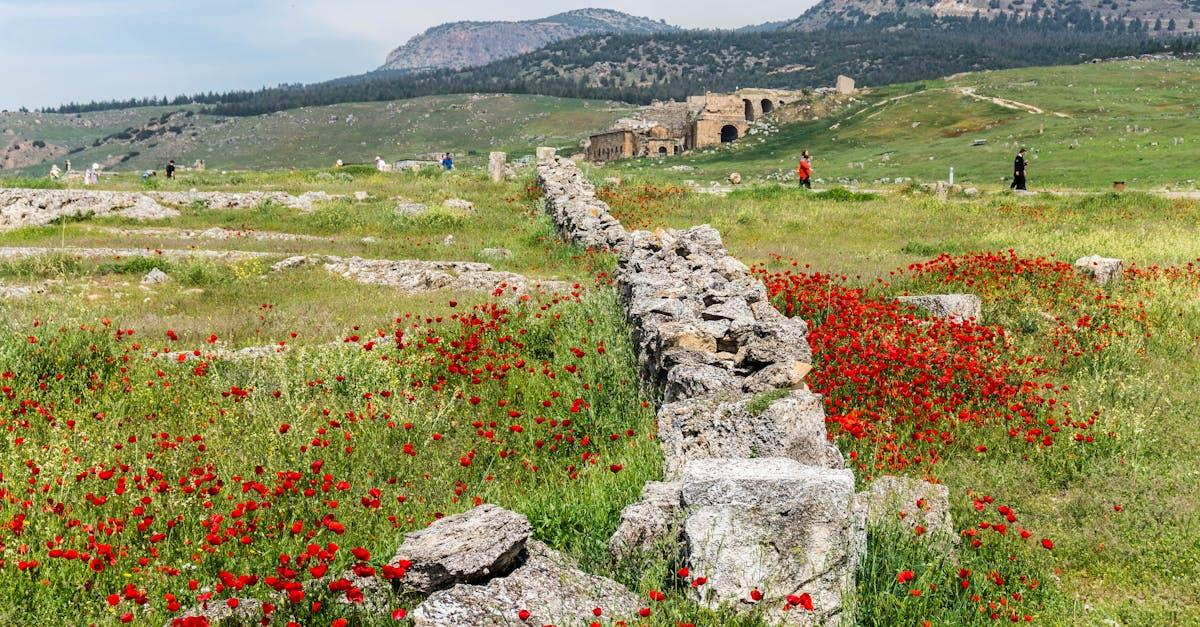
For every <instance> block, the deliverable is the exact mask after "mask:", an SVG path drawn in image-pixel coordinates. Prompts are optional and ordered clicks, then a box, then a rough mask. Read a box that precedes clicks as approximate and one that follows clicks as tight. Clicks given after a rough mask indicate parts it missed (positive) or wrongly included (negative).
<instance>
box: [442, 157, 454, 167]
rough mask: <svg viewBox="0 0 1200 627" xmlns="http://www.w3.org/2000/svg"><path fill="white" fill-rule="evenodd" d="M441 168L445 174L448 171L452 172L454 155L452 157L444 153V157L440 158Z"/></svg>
mask: <svg viewBox="0 0 1200 627" xmlns="http://www.w3.org/2000/svg"><path fill="white" fill-rule="evenodd" d="M442 167H443V168H445V170H446V171H447V172H449V171H450V170H453V169H454V155H452V154H450V153H446V155H445V156H443V157H442Z"/></svg>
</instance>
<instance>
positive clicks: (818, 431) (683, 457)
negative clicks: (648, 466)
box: [658, 389, 844, 477]
mask: <svg viewBox="0 0 1200 627" xmlns="http://www.w3.org/2000/svg"><path fill="white" fill-rule="evenodd" d="M767 400H769V399H767ZM763 402H764V400H763V399H758V400H756V397H755V396H753V395H743V396H738V397H733V398H724V399H723V398H721V396H720V395H718V396H716V397H713V398H697V399H688V400H683V401H679V402H676V403H669V404H667V405H664V406H663V407H662V409H660V410H659V412H658V437H659V441H660V442H661V444H662V448H663V455H664V458H665V460H664V465H665V469H666V470H665V472H666V476H667V477H677V476H679V473H680V472H682V471H683V468H684V465H685V464H686V463H687V462H689V461H691V460H695V459H706V458H722V457H728V458H737V457H745V458H752V457H785V458H789V459H791V460H793V461H796V462H799V463H801V464H805V465H809V466H819V467H823V468H841V467H842V466H843V465H844V461H843V459H842V454H841V452H840V451H838V449H837V447H836V446H834V445H833V444H832V443H830V442H829V439H828V437H827V432H826V429H825V407H824V404H823V402H822V399H821V397H820V396H819V395H817V394H813V393H812V392H810V391H809V390H807V389H800V390H793V391H791V392H790V393H788V394H787V396H784V397H782V398H778V399H776V400H774V401H772V402H771V403H770V404H769V405H767V406H766V407H765V408H764V407H760V405H761V404H762V403H763Z"/></svg>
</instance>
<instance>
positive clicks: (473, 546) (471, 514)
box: [391, 504, 531, 593]
mask: <svg viewBox="0 0 1200 627" xmlns="http://www.w3.org/2000/svg"><path fill="white" fill-rule="evenodd" d="M530 530H531V528H530V526H529V520H528V519H527V518H525V517H524V516H522V515H521V514H518V513H516V512H511V511H508V510H506V509H504V508H502V507H499V506H496V505H490V504H488V505H481V506H479V507H476V508H474V509H471V510H469V511H467V512H464V513H462V514H457V515H455V516H448V517H446V518H443V519H441V520H438V521H435V522H434V523H433V524H431V525H429V526H428V527H426V528H425V529H422V530H420V531H414V532H412V533H410V534H408V535H406V536H405V537H404V543H403V544H401V545H400V548H399V550H397V551H396V556H395V557H394V558H393V559H392V561H391V563H392V564H397V563H399V562H400V560H408V561H411V562H412V566H410V567H409V569H408V575H407V576H405V577H404V579H403V580H402V581H401V584H402V585H403V586H405V587H408V588H412V589H414V590H418V591H420V592H426V593H429V592H434V591H437V590H442V589H445V588H449V587H450V586H453V585H455V584H459V583H480V582H485V581H487V580H489V579H492V578H494V577H500V576H503V575H506V574H508V573H509V572H511V571H512V569H513V568H514V567H515V566H516V563H517V559H518V558H519V557H520V555H521V553H522V551H524V550H525V543H526V540H528V539H529V533H530Z"/></svg>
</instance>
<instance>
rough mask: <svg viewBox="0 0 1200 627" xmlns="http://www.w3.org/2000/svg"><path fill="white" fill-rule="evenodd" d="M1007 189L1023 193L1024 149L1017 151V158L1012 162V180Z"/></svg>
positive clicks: (1024, 188)
mask: <svg viewBox="0 0 1200 627" xmlns="http://www.w3.org/2000/svg"><path fill="white" fill-rule="evenodd" d="M1009 189H1014V190H1020V191H1025V190H1026V187H1025V149H1024V148H1022V149H1021V150H1019V151H1017V158H1016V159H1014V160H1013V180H1012V185H1009Z"/></svg>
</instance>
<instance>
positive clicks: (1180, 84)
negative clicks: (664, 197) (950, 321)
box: [606, 59, 1200, 190]
mask: <svg viewBox="0 0 1200 627" xmlns="http://www.w3.org/2000/svg"><path fill="white" fill-rule="evenodd" d="M1198 79H1200V61H1197V60H1195V59H1187V60H1166V61H1120V62H1107V63H1100V64H1085V65H1072V66H1062V67H1047V68H1029V69H1021V70H1005V71H989V72H978V73H969V74H962V75H957V76H953V77H950V78H947V79H944V80H939V81H927V82H924V83H917V84H903V85H892V86H888V87H883V88H880V89H876V90H872V92H871V93H870V94H868V95H866V96H864V97H863V98H862V100H861V102H860V103H858V104H857V105H855V106H851V107H849V108H847V109H845V110H843V111H842V112H841V113H839V114H836V115H834V116H832V117H829V118H826V119H822V120H818V121H816V122H810V123H803V124H795V125H789V126H784V127H782V128H780V129H779V130H778V131H777V132H774V133H772V134H769V135H766V136H764V135H757V136H750V137H748V138H747V139H745V140H743V141H742V142H739V143H738V144H733V145H730V146H728V147H725V148H722V149H716V150H707V151H700V152H697V153H693V154H691V155H688V156H685V157H683V158H680V159H676V160H671V161H669V162H663V164H662V166H676V165H685V166H690V167H692V168H694V171H685V172H672V171H669V170H667V171H666V172H662V173H661V174H659V176H665V177H668V178H670V179H672V180H674V181H676V182H682V181H684V180H689V179H690V180H695V181H697V182H698V183H700V184H701V185H703V186H707V185H708V184H709V183H710V182H719V183H722V184H724V183H725V179H726V177H728V175H729V173H730V172H733V171H738V172H740V173H741V174H742V175H743V176H746V177H754V178H755V179H765V178H768V177H771V178H778V177H782V176H789V175H791V173H792V171H794V169H795V167H796V164H797V163H798V162H799V160H800V152H801V151H802V150H809V151H810V152H811V153H812V154H813V156H814V166H815V168H816V172H817V176H818V177H819V178H822V179H824V181H826V182H827V183H828V184H836V183H837V182H839V181H843V182H849V181H854V182H855V183H856V184H857V186H859V187H863V188H872V187H876V188H879V187H891V186H894V185H895V180H896V179H904V178H911V179H915V180H917V181H937V180H945V179H946V178H947V177H948V175H949V170H950V168H954V169H955V177H956V181H957V182H959V183H962V184H964V185H971V186H976V187H979V188H982V189H997V188H1001V187H1007V185H1008V183H1007V180H1006V177H1009V176H1011V174H1012V172H1011V171H1010V168H1011V164H1012V160H1013V157H1014V156H1015V155H1016V152H1017V149H1018V148H1020V147H1021V146H1026V147H1028V148H1029V150H1030V151H1031V152H1030V165H1029V170H1028V172H1029V177H1030V182H1031V185H1032V188H1034V189H1046V188H1076V189H1089V190H1099V189H1106V188H1109V187H1111V185H1112V182H1113V181H1117V180H1120V181H1126V182H1127V183H1128V184H1129V186H1130V187H1131V188H1134V189H1160V188H1172V189H1183V190H1195V189H1196V188H1197V185H1196V182H1197V180H1198V178H1200V177H1198V176H1197V174H1196V171H1195V169H1194V168H1193V167H1192V164H1193V163H1195V162H1196V160H1197V159H1198V158H1200V142H1198V141H1197V140H1196V137H1197V134H1198V133H1200V123H1198V122H1197V117H1196V114H1197V104H1196V103H1197V98H1196V96H1197V94H1198V93H1200V92H1198V91H1197V90H1198V89H1200V88H1197V84H1200V83H1198ZM965 90H974V91H973V93H974V94H975V96H977V97H972V96H971V95H968V94H967V93H964V91H965ZM981 98H1002V99H1005V100H1009V101H1015V102H1016V103H1019V104H1018V105H1009V106H1007V107H1006V106H1002V105H1000V104H996V103H994V102H991V101H989V100H984V99H981ZM1023 105H1029V106H1032V107H1034V108H1036V109H1039V110H1041V111H1042V112H1041V113H1033V112H1031V111H1030V110H1029V109H1028V108H1021V106H1023ZM1013 107H1018V108H1013ZM978 140H983V141H985V142H986V143H985V144H983V145H979V146H975V145H973V144H975V143H976V141H978ZM663 169H664V168H663V167H661V166H659V165H655V164H653V162H650V161H647V160H635V161H629V162H622V163H620V164H619V165H617V166H615V167H611V168H606V170H610V171H613V172H624V173H627V174H634V175H636V174H639V173H642V172H647V171H653V172H656V173H658V172H660V171H662V170H663Z"/></svg>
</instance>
